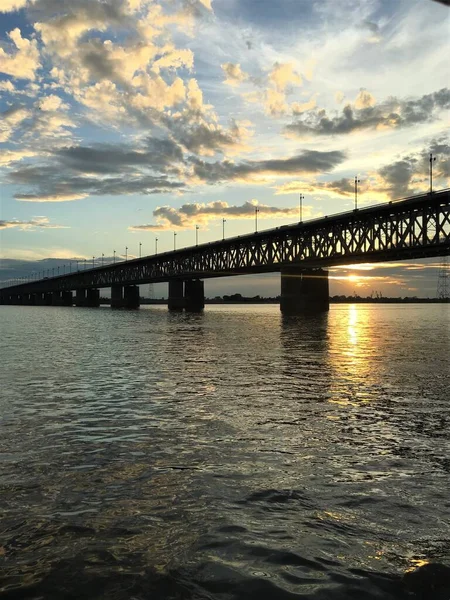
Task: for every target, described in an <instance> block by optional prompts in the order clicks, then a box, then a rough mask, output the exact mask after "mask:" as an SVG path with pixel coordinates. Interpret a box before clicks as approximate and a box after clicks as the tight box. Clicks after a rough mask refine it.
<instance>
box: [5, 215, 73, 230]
mask: <svg viewBox="0 0 450 600" xmlns="http://www.w3.org/2000/svg"><path fill="white" fill-rule="evenodd" d="M15 227H18V228H19V229H21V230H22V231H32V230H33V229H35V228H36V227H38V228H41V229H70V228H69V227H67V226H65V225H53V224H51V223H50V220H49V219H48V217H34V218H33V219H31V220H30V221H19V220H18V219H13V220H11V221H5V220H0V229H12V228H15Z"/></svg>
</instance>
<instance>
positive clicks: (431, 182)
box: [430, 152, 436, 194]
mask: <svg viewBox="0 0 450 600" xmlns="http://www.w3.org/2000/svg"><path fill="white" fill-rule="evenodd" d="M435 161H436V157H435V156H433V154H432V152H430V194H432V193H433V163H434V162H435Z"/></svg>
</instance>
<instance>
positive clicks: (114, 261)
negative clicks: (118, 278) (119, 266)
mask: <svg viewBox="0 0 450 600" xmlns="http://www.w3.org/2000/svg"><path fill="white" fill-rule="evenodd" d="M113 252H114V258H113V263H114V264H116V251H115V250H113Z"/></svg>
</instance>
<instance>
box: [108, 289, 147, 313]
mask: <svg viewBox="0 0 450 600" xmlns="http://www.w3.org/2000/svg"><path fill="white" fill-rule="evenodd" d="M140 305H141V301H140V296H139V286H138V285H126V286H122V285H119V284H115V285H112V286H111V308H139V306H140Z"/></svg>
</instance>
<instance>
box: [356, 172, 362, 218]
mask: <svg viewBox="0 0 450 600" xmlns="http://www.w3.org/2000/svg"><path fill="white" fill-rule="evenodd" d="M358 183H361V180H360V179H358V176H357V175H355V210H358Z"/></svg>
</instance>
